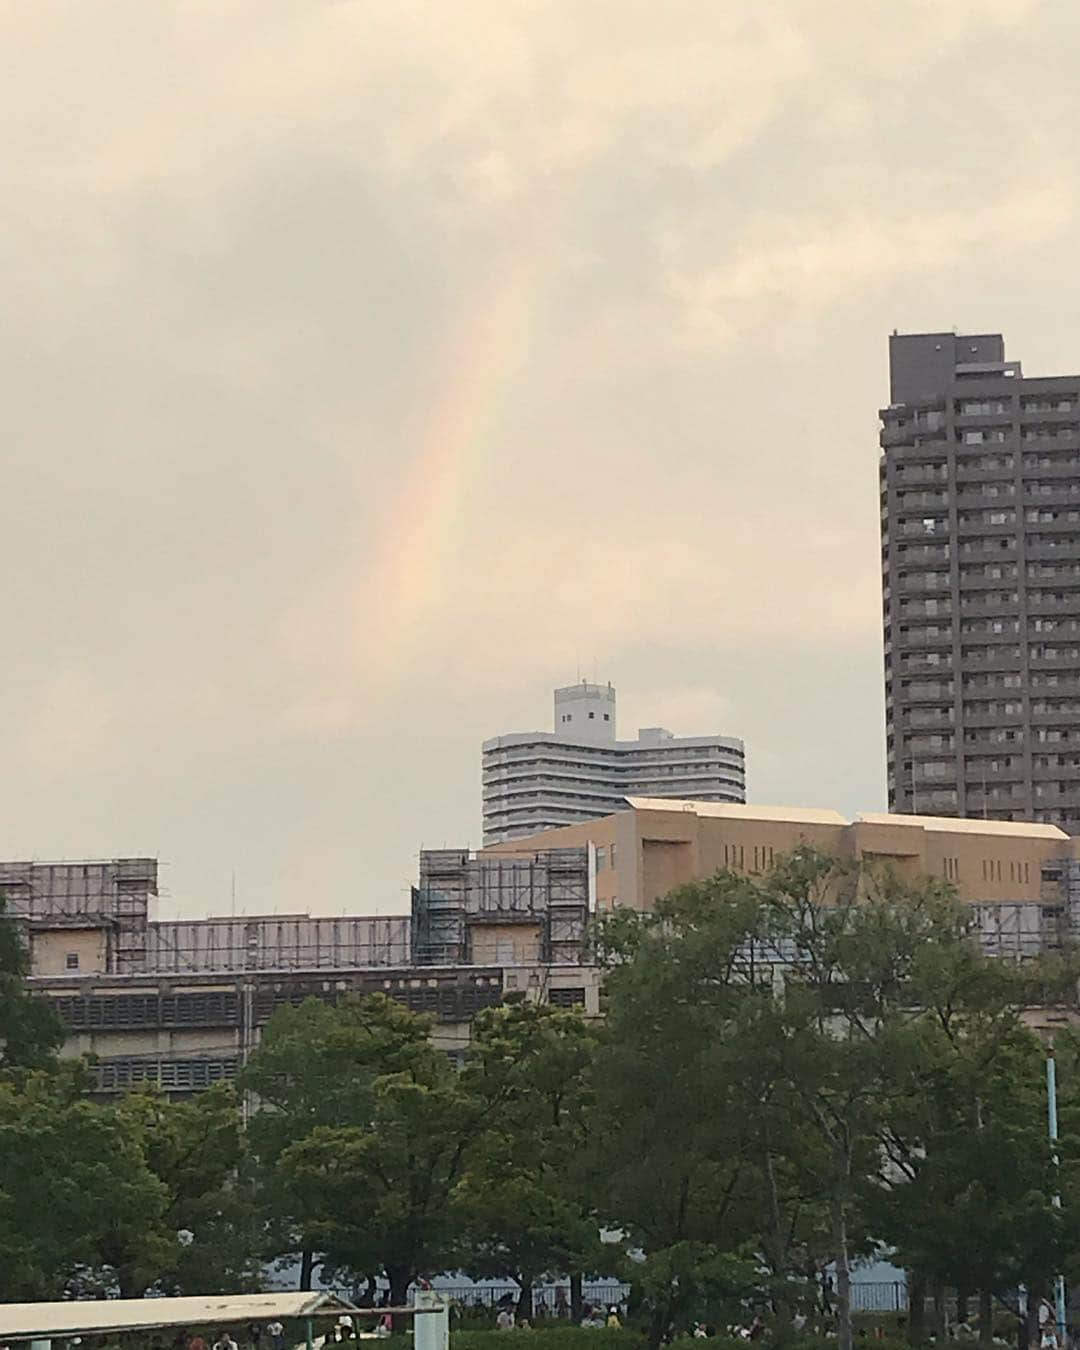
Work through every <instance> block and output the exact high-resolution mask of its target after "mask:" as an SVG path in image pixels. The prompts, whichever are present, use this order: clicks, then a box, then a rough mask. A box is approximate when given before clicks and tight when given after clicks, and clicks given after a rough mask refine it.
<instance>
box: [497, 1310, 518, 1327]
mask: <svg viewBox="0 0 1080 1350" xmlns="http://www.w3.org/2000/svg"><path fill="white" fill-rule="evenodd" d="M495 1329H496V1330H497V1331H513V1329H514V1314H513V1313H512V1312H511V1311H510V1309H509V1308H500V1309H499V1315H498V1317H496V1319H495Z"/></svg>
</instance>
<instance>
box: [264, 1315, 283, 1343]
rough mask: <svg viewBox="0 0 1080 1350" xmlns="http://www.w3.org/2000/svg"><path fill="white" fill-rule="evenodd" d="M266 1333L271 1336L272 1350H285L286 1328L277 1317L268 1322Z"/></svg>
mask: <svg viewBox="0 0 1080 1350" xmlns="http://www.w3.org/2000/svg"><path fill="white" fill-rule="evenodd" d="M266 1334H267V1336H269V1338H270V1350H285V1328H284V1326H283V1325H282V1324H281V1323H280V1322H279V1321H277V1319H276V1318H275V1320H274V1321H273V1322H270V1323H268V1324H267V1328H266Z"/></svg>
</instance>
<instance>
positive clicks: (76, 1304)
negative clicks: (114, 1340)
mask: <svg viewBox="0 0 1080 1350" xmlns="http://www.w3.org/2000/svg"><path fill="white" fill-rule="evenodd" d="M356 1311H357V1309H356V1308H354V1307H353V1305H352V1304H351V1303H346V1302H345V1301H344V1300H343V1299H340V1298H338V1297H337V1296H336V1295H334V1294H316V1293H313V1292H312V1291H311V1290H309V1289H303V1290H299V1291H297V1292H294V1293H289V1294H214V1295H210V1296H209V1297H205V1298H115V1299H94V1300H90V1299H87V1300H85V1301H80V1300H68V1301H67V1302H64V1303H0V1341H21V1340H49V1339H51V1338H52V1337H54V1336H94V1335H102V1334H104V1333H106V1332H118V1331H151V1330H153V1329H154V1328H156V1327H186V1326H193V1327H196V1326H203V1327H204V1326H215V1325H217V1324H218V1323H221V1324H222V1325H224V1324H226V1323H230V1322H272V1321H276V1320H284V1319H285V1318H287V1317H318V1316H327V1315H330V1314H333V1313H350V1312H356Z"/></svg>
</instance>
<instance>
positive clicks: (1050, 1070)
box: [1046, 1041, 1065, 1350]
mask: <svg viewBox="0 0 1080 1350" xmlns="http://www.w3.org/2000/svg"><path fill="white" fill-rule="evenodd" d="M1046 1117H1047V1124H1048V1125H1049V1127H1050V1143H1051V1144H1056V1143H1057V1139H1058V1118H1057V1064H1056V1062H1055V1060H1054V1042H1053V1041H1051V1042H1050V1044H1049V1045H1048V1046H1047V1047H1046ZM1053 1158H1054V1166H1055V1167H1058V1166H1059V1165H1060V1164H1059V1162H1058V1155H1057V1149H1056V1148H1055V1149H1054V1153H1053ZM1050 1203H1051V1204H1052V1205H1053V1206H1054V1208H1055V1209H1060V1208H1061V1193H1060V1192H1057V1193H1055V1195H1054V1197H1053V1199H1052V1200H1051V1202H1050ZM1054 1314H1055V1321H1056V1322H1057V1335H1058V1345H1059V1346H1060V1347H1061V1350H1064V1347H1065V1276H1064V1275H1055V1276H1054Z"/></svg>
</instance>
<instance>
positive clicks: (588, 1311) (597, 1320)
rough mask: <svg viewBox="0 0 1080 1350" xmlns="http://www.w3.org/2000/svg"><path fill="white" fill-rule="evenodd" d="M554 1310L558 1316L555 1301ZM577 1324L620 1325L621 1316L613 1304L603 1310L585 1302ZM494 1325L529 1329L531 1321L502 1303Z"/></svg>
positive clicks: (590, 1325)
mask: <svg viewBox="0 0 1080 1350" xmlns="http://www.w3.org/2000/svg"><path fill="white" fill-rule="evenodd" d="M559 1292H560V1293H561V1292H562V1291H561V1290H560V1291H559ZM555 1311H556V1316H558V1315H559V1308H558V1304H557V1303H556V1309H555ZM565 1315H566V1316H569V1308H567V1310H566V1313H565ZM579 1325H580V1326H583V1327H611V1328H614V1327H621V1326H622V1318H621V1317H620V1316H619V1309H618V1308H617V1307H616V1306H615V1305H614V1304H612V1305H611V1306H610V1307H609V1308H608V1309H607V1311H606V1312H605V1311H604V1309H603V1308H594V1307H593V1306H592V1305H591V1304H589V1303H586V1304H585V1306H584V1308H582V1310H581V1322H580V1324H579ZM495 1327H496V1330H498V1331H531V1330H532V1323H531V1322H530V1321H529V1319H528V1318H527V1317H521V1318H519V1317H518V1316H517V1314H516V1313H515V1312H514V1310H513V1308H511V1307H510V1306H509V1305H508V1304H505V1303H504V1304H502V1305H501V1306H500V1308H499V1311H498V1314H497V1316H496V1318H495Z"/></svg>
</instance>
